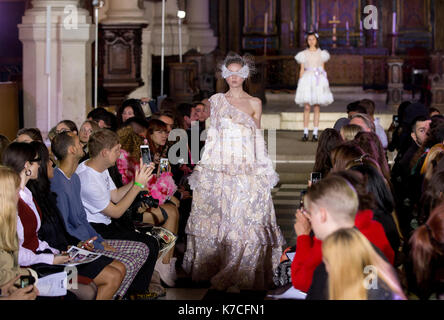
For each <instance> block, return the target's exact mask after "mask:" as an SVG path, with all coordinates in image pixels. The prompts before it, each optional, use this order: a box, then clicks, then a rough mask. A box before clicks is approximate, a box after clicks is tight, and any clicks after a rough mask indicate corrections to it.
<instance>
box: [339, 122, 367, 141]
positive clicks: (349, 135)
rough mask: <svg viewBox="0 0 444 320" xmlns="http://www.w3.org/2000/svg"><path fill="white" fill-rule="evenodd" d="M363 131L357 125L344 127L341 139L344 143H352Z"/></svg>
mask: <svg viewBox="0 0 444 320" xmlns="http://www.w3.org/2000/svg"><path fill="white" fill-rule="evenodd" d="M361 131H362V128H361V127H360V126H358V125H357V124H347V125H345V126H343V127H342V128H341V130H340V131H339V132H340V133H341V137H342V139H343V140H344V141H352V140H354V139H355V137H356V135H357V134H358V133H359V132H361Z"/></svg>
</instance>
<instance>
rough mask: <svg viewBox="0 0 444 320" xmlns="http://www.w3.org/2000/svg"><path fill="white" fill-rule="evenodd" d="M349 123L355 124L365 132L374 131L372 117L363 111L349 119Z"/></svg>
mask: <svg viewBox="0 0 444 320" xmlns="http://www.w3.org/2000/svg"><path fill="white" fill-rule="evenodd" d="M350 124H356V125H358V126H360V127H361V128H362V131H365V132H373V133H374V132H375V131H376V129H375V124H374V123H373V121H372V119H371V118H370V117H369V116H368V115H367V114H365V113H357V114H355V115H354V116H352V117H351V119H350Z"/></svg>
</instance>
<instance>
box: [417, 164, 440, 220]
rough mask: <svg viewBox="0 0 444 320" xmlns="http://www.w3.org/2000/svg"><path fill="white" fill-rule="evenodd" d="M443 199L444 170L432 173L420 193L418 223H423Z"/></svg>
mask: <svg viewBox="0 0 444 320" xmlns="http://www.w3.org/2000/svg"><path fill="white" fill-rule="evenodd" d="M443 200H444V171H439V172H436V173H434V174H433V176H432V178H431V179H430V181H429V183H427V187H426V188H424V192H423V194H422V195H421V200H420V206H419V212H418V224H419V225H423V224H424V223H425V222H426V221H427V219H428V218H429V216H430V213H431V212H432V211H433V210H434V209H435V208H436V207H438V206H440V205H441V204H442V203H443Z"/></svg>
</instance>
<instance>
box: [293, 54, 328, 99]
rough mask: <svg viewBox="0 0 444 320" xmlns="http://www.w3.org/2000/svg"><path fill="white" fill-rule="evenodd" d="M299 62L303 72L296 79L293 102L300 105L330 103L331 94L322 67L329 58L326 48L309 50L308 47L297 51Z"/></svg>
mask: <svg viewBox="0 0 444 320" xmlns="http://www.w3.org/2000/svg"><path fill="white" fill-rule="evenodd" d="M295 59H296V61H297V62H298V63H299V64H304V68H305V71H304V74H303V75H302V77H301V78H300V79H299V81H298V88H297V90H296V97H295V102H296V104H298V105H299V106H300V107H304V106H305V105H306V104H309V105H311V106H313V105H320V106H327V105H329V104H331V103H332V102H333V101H334V100H333V95H332V93H331V91H330V86H329V83H328V79H327V73H326V72H325V70H324V68H322V65H323V63H325V62H327V61H328V60H329V59H330V54H329V53H328V51H327V50H321V49H317V50H316V51H310V50H308V49H306V50H304V51H301V52H299V53H298V54H297V55H296V56H295Z"/></svg>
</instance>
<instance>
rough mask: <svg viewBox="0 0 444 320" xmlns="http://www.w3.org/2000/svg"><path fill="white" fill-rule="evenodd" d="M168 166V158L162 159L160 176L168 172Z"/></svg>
mask: <svg viewBox="0 0 444 320" xmlns="http://www.w3.org/2000/svg"><path fill="white" fill-rule="evenodd" d="M168 165H169V161H168V158H161V159H160V165H159V166H160V174H162V173H164V172H168Z"/></svg>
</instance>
